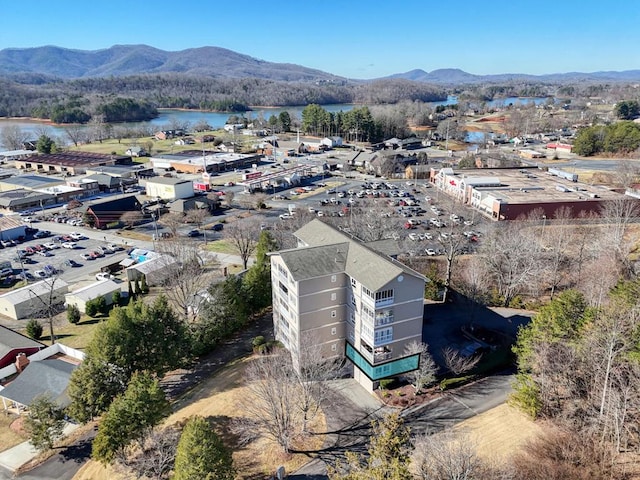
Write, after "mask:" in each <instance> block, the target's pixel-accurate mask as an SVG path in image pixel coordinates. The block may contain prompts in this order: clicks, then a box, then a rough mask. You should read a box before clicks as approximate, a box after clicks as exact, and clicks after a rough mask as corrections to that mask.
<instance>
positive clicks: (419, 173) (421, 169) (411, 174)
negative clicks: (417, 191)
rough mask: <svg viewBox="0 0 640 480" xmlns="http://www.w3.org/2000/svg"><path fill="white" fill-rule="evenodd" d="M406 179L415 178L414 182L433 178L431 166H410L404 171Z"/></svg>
mask: <svg viewBox="0 0 640 480" xmlns="http://www.w3.org/2000/svg"><path fill="white" fill-rule="evenodd" d="M404 176H405V178H413V179H414V180H417V179H422V178H429V177H430V176H431V166H429V165H409V166H408V167H407V168H405V170H404Z"/></svg>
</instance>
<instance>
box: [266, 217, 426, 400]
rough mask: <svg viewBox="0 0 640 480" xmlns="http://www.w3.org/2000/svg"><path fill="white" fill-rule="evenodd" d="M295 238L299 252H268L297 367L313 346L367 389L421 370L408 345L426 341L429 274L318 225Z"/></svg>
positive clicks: (276, 305)
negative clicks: (344, 365)
mask: <svg viewBox="0 0 640 480" xmlns="http://www.w3.org/2000/svg"><path fill="white" fill-rule="evenodd" d="M294 235H295V236H296V238H297V239H298V247H297V248H293V249H290V250H281V251H278V252H273V253H271V254H270V259H271V283H272V291H273V324H274V332H275V337H276V339H277V340H279V341H280V342H282V344H283V345H284V346H285V347H286V348H287V349H288V350H289V351H290V352H291V353H292V355H293V356H294V363H295V364H296V365H298V366H299V360H300V355H301V353H300V352H301V349H303V348H304V347H305V345H306V344H307V343H308V342H311V343H313V344H315V345H317V346H319V347H320V348H321V355H322V356H323V357H325V358H331V357H339V356H341V355H344V356H346V358H347V359H348V360H350V362H351V366H352V367H353V376H354V378H355V379H356V380H357V381H358V382H359V383H360V384H361V385H362V386H363V387H365V388H366V389H367V390H369V391H373V389H374V388H376V387H377V386H378V384H379V381H380V380H382V379H384V378H388V377H393V376H397V375H401V374H403V373H406V372H409V371H412V370H415V369H417V368H418V364H419V355H407V354H406V353H405V347H406V346H407V345H408V344H409V343H411V342H413V341H418V342H420V341H421V340H422V317H423V309H424V303H423V297H424V286H425V281H426V279H425V277H423V276H422V275H420V274H419V273H417V272H416V271H414V270H412V269H410V268H408V267H406V266H405V265H403V264H401V263H399V262H398V261H396V260H394V259H392V258H391V257H388V256H386V255H384V254H382V253H379V252H378V251H376V250H373V249H371V248H369V247H368V246H367V245H366V244H364V243H362V242H360V241H359V240H357V239H355V238H353V237H350V236H348V235H346V234H344V233H342V232H340V231H338V230H336V229H335V228H333V227H331V226H329V225H327V224H325V223H323V222H321V221H319V220H312V221H311V222H309V223H307V224H306V225H305V226H303V227H302V228H300V229H299V230H297V231H296V232H295V234H294Z"/></svg>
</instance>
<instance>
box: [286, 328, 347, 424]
mask: <svg viewBox="0 0 640 480" xmlns="http://www.w3.org/2000/svg"><path fill="white" fill-rule="evenodd" d="M299 352H300V355H299V357H298V359H299V361H298V365H297V368H296V369H295V375H296V378H297V381H298V386H299V388H298V391H297V395H296V405H297V407H298V408H299V409H300V412H301V413H302V432H306V431H307V426H308V423H309V421H311V420H313V419H314V418H315V416H316V415H317V414H318V412H319V411H320V408H321V406H322V405H323V403H324V401H325V400H326V399H327V397H328V393H329V389H328V388H327V383H326V382H328V381H330V380H335V379H336V378H338V376H339V373H340V365H341V360H342V357H336V356H331V357H329V358H327V356H326V355H325V352H324V351H323V348H322V345H321V343H320V340H319V339H318V338H317V336H315V335H313V334H312V333H309V332H307V333H304V334H301V338H300V349H299ZM294 366H295V365H294Z"/></svg>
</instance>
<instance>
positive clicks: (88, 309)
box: [84, 298, 98, 318]
mask: <svg viewBox="0 0 640 480" xmlns="http://www.w3.org/2000/svg"><path fill="white" fill-rule="evenodd" d="M84 311H85V313H86V314H87V315H89V316H90V317H92V318H93V317H96V316H97V315H98V304H97V303H96V300H95V298H94V299H93V300H89V301H88V302H87V303H86V304H85V307H84Z"/></svg>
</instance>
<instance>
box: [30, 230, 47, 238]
mask: <svg viewBox="0 0 640 480" xmlns="http://www.w3.org/2000/svg"><path fill="white" fill-rule="evenodd" d="M50 236H51V232H50V231H49V230H40V231H39V232H36V233H35V234H34V235H33V238H47V237H50Z"/></svg>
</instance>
